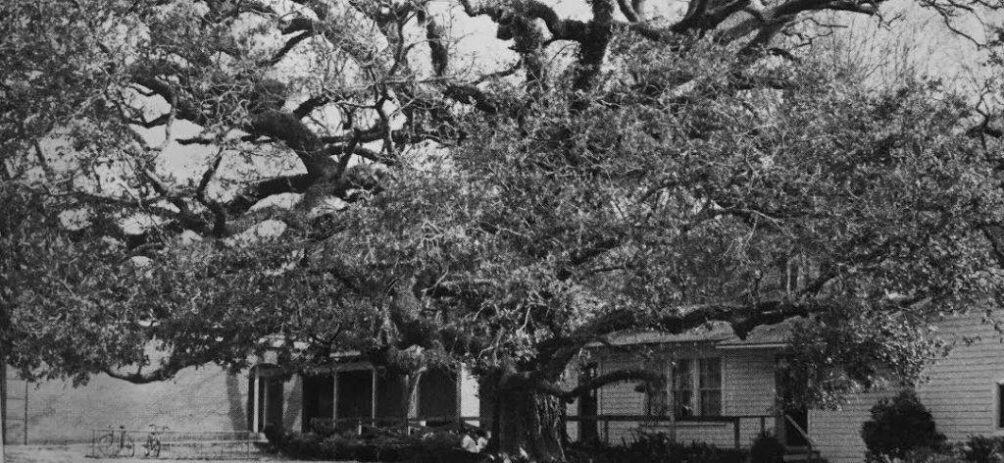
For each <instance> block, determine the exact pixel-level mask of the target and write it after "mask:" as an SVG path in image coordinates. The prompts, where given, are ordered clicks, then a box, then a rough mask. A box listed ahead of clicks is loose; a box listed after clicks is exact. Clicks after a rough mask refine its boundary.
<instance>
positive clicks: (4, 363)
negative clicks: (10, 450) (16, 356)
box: [0, 351, 7, 463]
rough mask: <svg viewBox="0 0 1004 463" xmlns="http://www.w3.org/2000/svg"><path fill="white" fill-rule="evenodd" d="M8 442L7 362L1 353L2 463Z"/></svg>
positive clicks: (0, 411)
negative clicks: (6, 442)
mask: <svg viewBox="0 0 1004 463" xmlns="http://www.w3.org/2000/svg"><path fill="white" fill-rule="evenodd" d="M6 440H7V361H6V360H5V357H4V356H3V351H0V463H3V461H4V456H3V455H4V442H5V441H6Z"/></svg>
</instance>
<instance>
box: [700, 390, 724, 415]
mask: <svg viewBox="0 0 1004 463" xmlns="http://www.w3.org/2000/svg"><path fill="white" fill-rule="evenodd" d="M721 414H722V391H720V390H716V391H701V416H721Z"/></svg>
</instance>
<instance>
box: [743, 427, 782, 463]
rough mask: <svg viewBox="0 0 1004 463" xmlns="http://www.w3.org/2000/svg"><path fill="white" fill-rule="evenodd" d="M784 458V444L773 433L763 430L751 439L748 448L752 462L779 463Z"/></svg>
mask: <svg viewBox="0 0 1004 463" xmlns="http://www.w3.org/2000/svg"><path fill="white" fill-rule="evenodd" d="M783 460H784V444H782V443H781V441H780V440H779V439H778V438H777V437H775V436H774V435H773V434H771V433H769V432H767V431H764V432H761V433H760V434H759V435H757V436H756V439H754V440H753V446H752V447H751V448H750V461H751V462H752V463H780V462H781V461H783Z"/></svg>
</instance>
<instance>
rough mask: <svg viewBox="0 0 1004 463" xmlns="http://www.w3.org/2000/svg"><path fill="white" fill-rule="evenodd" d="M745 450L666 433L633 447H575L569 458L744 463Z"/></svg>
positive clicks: (575, 462)
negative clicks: (682, 440)
mask: <svg viewBox="0 0 1004 463" xmlns="http://www.w3.org/2000/svg"><path fill="white" fill-rule="evenodd" d="M748 456H749V454H748V453H747V452H746V451H744V450H736V449H722V448H718V447H715V446H713V445H709V444H703V443H697V442H694V443H691V444H681V443H676V442H672V440H671V439H670V438H669V436H667V435H666V434H665V433H641V434H639V435H638V437H637V438H636V439H635V440H634V441H633V442H631V443H625V444H623V445H616V446H612V445H608V444H604V443H600V442H589V443H580V442H576V443H572V444H570V445H569V446H568V448H567V451H566V457H567V459H568V461H569V462H572V463H579V462H582V463H585V462H592V463H624V462H635V461H639V462H640V461H644V462H649V463H681V462H684V461H686V462H688V463H744V462H745V461H746V459H747V457H748Z"/></svg>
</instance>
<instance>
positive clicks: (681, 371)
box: [673, 359, 695, 418]
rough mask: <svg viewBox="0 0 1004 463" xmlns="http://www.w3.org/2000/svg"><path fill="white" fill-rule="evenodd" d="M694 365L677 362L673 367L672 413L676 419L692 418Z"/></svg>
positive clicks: (686, 362)
mask: <svg viewBox="0 0 1004 463" xmlns="http://www.w3.org/2000/svg"><path fill="white" fill-rule="evenodd" d="M694 363H695V362H694V361H692V360H690V359H683V360H677V361H676V365H675V366H674V367H673V411H674V413H675V414H676V417H677V418H686V417H688V416H694V375H693V365H694Z"/></svg>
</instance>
